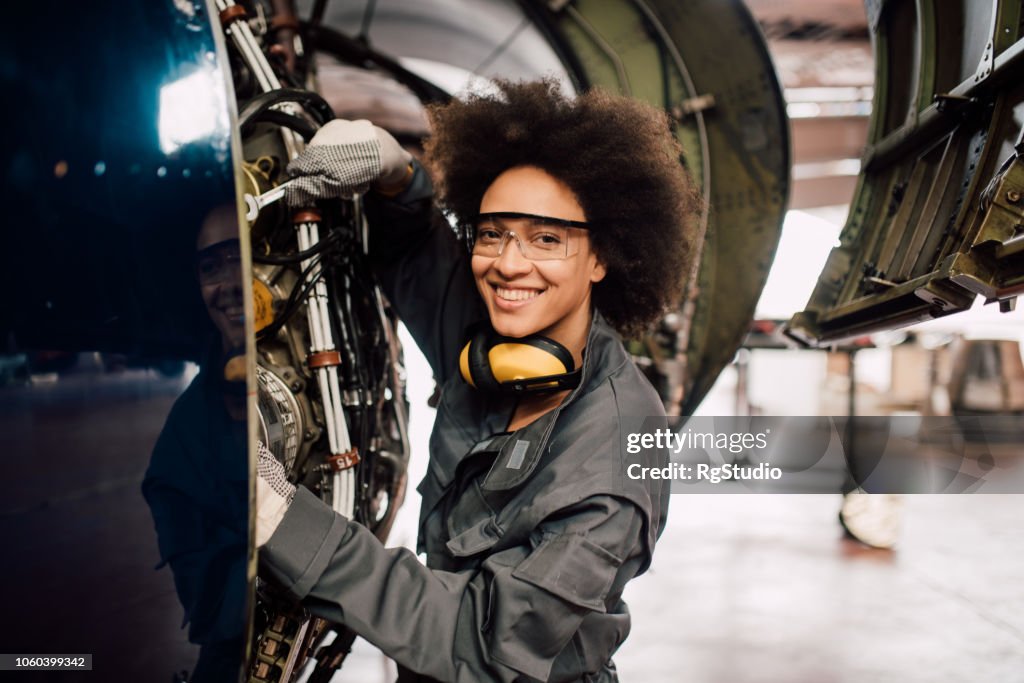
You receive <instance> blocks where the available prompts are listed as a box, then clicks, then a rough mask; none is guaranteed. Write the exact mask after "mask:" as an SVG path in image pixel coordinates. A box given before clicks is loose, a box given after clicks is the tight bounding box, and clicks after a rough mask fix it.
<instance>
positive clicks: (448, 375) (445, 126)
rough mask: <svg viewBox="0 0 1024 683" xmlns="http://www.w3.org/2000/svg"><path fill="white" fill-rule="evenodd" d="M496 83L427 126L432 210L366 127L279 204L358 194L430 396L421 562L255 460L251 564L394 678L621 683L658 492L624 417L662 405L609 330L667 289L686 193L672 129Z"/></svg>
mask: <svg viewBox="0 0 1024 683" xmlns="http://www.w3.org/2000/svg"><path fill="white" fill-rule="evenodd" d="M499 89H500V94H498V95H494V96H482V95H481V96H472V97H470V98H468V99H467V100H465V101H459V100H454V101H452V103H450V104H448V105H445V106H442V107H436V108H433V109H432V110H430V112H429V115H430V118H431V124H432V130H433V134H432V137H431V139H430V140H429V141H428V143H427V147H426V157H425V158H426V165H427V166H428V167H429V168H430V170H431V172H432V175H433V178H434V182H435V183H436V196H434V189H432V187H431V183H430V181H429V179H428V176H427V174H426V173H425V171H424V170H423V168H421V167H420V166H419V165H418V164H416V163H415V162H413V161H412V159H411V157H409V155H408V154H406V153H405V152H404V151H402V150H401V148H400V147H399V146H398V144H397V143H396V142H395V141H394V139H393V138H391V136H390V135H388V134H387V133H385V132H384V131H382V130H380V129H378V128H375V127H373V126H372V125H371V124H369V122H366V121H357V122H349V121H339V122H332V123H329V124H328V125H327V126H325V127H324V128H323V129H321V130H320V131H319V132H318V133H317V135H316V137H315V138H314V139H313V140H312V142H311V145H310V147H309V148H307V150H306V152H305V153H304V154H303V155H301V156H300V157H299V158H298V159H297V160H296V161H295V162H293V164H292V166H291V167H290V169H289V171H290V172H292V174H293V175H297V176H299V180H298V181H296V182H294V183H293V184H292V188H291V190H290V192H289V196H288V197H287V199H288V200H289V203H290V204H292V205H293V206H302V205H308V204H309V203H310V202H311V201H314V200H316V199H318V198H324V197H331V196H338V195H348V194H351V193H352V192H354V191H364V190H366V189H367V188H368V187H369V188H371V189H372V190H373V191H371V192H369V193H368V194H367V201H366V204H367V212H368V218H369V222H370V225H371V238H370V242H371V246H370V248H371V254H370V256H371V259H372V260H373V262H374V263H375V266H376V270H377V272H378V275H379V277H380V279H381V281H382V284H383V286H384V288H385V291H386V292H387V294H388V296H389V298H390V299H391V301H392V303H393V304H394V305H395V306H396V308H397V310H398V312H399V314H400V316H401V318H402V320H403V321H404V322H405V324H406V325H407V326H408V328H409V330H410V332H411V333H412V335H413V336H414V338H415V339H416V341H417V343H418V344H419V345H420V347H421V348H422V349H423V351H424V353H425V355H426V357H427V359H428V360H429V361H430V364H431V366H432V368H433V370H434V372H435V373H436V375H437V377H438V379H439V381H440V382H442V392H441V400H440V404H439V406H438V410H437V418H436V422H435V425H434V429H433V433H432V435H431V438H430V462H429V467H428V472H427V475H426V477H425V478H424V480H423V482H422V483H421V484H420V486H419V491H420V492H421V493H422V496H423V500H422V508H421V512H420V533H419V541H418V551H419V552H425V553H426V566H423V565H422V564H421V563H420V562H419V561H418V560H417V558H416V556H415V555H413V554H412V553H411V552H409V551H408V550H406V549H402V548H385V547H384V546H383V545H382V544H381V543H380V542H379V541H378V540H377V539H376V538H375V537H374V536H373V534H371V533H370V532H369V531H367V530H366V529H365V528H363V527H362V526H360V525H359V524H356V523H354V522H350V521H349V520H348V519H346V518H345V517H343V516H342V515H339V514H337V513H335V512H333V511H332V510H331V509H330V508H329V507H328V506H327V505H326V504H325V503H323V502H321V501H320V499H319V498H317V497H316V496H315V495H314V494H313V493H312V492H310V491H308V490H306V489H299V490H298V491H296V490H295V488H294V487H293V486H292V485H291V484H289V483H288V482H287V481H286V480H285V478H284V472H283V469H282V468H281V466H280V465H279V464H278V463H277V461H276V460H274V458H273V457H272V456H270V454H269V452H267V451H266V449H264V448H261V457H260V464H259V470H260V477H259V479H258V483H257V497H258V501H259V502H258V514H257V543H258V544H259V545H261V546H262V548H261V553H260V555H261V564H262V568H263V572H264V574H265V575H269V576H271V577H273V578H274V579H276V580H278V581H279V582H280V583H281V584H282V585H284V586H285V587H286V588H287V589H289V591H290V592H291V593H292V594H293V595H294V596H295V597H296V598H297V599H300V600H302V602H303V604H305V605H306V606H307V607H308V608H309V609H310V611H311V612H312V613H314V614H316V615H318V616H321V617H323V618H325V619H328V620H330V621H335V622H340V623H343V624H345V625H347V626H348V627H349V628H351V629H352V630H353V631H355V632H356V633H358V634H360V635H361V636H363V637H364V638H366V639H367V640H368V641H370V642H371V643H373V644H375V645H376V646H377V647H379V648H380V649H381V650H382V651H383V652H384V653H385V654H387V655H388V656H390V657H392V658H393V659H394V660H395V661H396V662H397V663H398V664H399V670H400V675H399V681H431V680H437V681H467V682H468V681H474V682H478V681H523V680H534V679H536V680H550V681H614V680H617V678H616V674H615V667H614V665H613V663H612V661H611V656H612V653H613V652H614V651H615V650H616V648H618V646H619V644H620V643H621V642H622V641H623V640H624V639H625V637H626V635H627V634H628V632H629V624H630V617H629V612H628V610H627V608H626V605H625V603H624V602H623V601H622V599H621V597H620V596H621V594H622V591H623V587H624V586H625V584H626V582H627V581H629V580H630V579H631V578H633V577H634V576H637V575H638V574H640V573H642V572H643V571H645V570H646V569H647V567H648V566H649V564H650V562H651V555H652V552H653V550H654V544H655V541H656V539H657V538H658V536H659V534H660V532H661V529H662V526H663V524H664V522H665V514H666V512H667V509H668V493H669V491H668V487H667V485H663V483H662V482H661V481H658V480H642V481H635V480H631V479H629V478H628V477H625V476H624V472H625V468H626V467H627V466H628V464H629V462H635V461H636V458H637V457H640V456H626V455H625V453H624V450H623V449H622V448H621V447H620V434H619V430H620V417H622V416H626V415H629V416H657V415H664V409H663V408H662V404H661V402H660V400H659V398H658V396H657V394H656V392H655V391H654V389H653V388H652V387H651V386H650V385H649V384H648V382H647V380H646V379H645V378H644V377H643V376H642V375H641V373H640V372H639V371H638V369H637V368H636V367H635V365H634V364H633V363H632V362H631V360H630V357H629V356H628V355H627V353H626V351H625V349H624V348H623V345H622V343H621V341H620V337H619V336H618V334H617V332H618V333H622V334H627V335H628V334H635V333H637V332H639V331H640V330H642V329H644V327H645V326H646V325H648V324H649V323H651V322H652V321H653V320H655V319H656V318H657V317H658V316H659V315H660V314H661V313H662V312H663V311H664V310H665V309H666V307H667V306H668V305H670V304H672V303H673V302H674V300H675V298H676V297H678V294H679V292H680V289H681V279H682V277H683V274H685V273H687V272H689V265H690V263H691V239H692V237H691V235H692V233H691V232H690V228H689V227H688V226H689V225H690V224H691V223H692V221H691V217H692V216H693V215H694V214H695V211H696V202H697V200H696V199H695V194H694V192H693V191H692V188H691V186H690V185H689V183H688V181H687V180H686V176H685V174H684V172H683V169H682V166H681V165H680V149H679V146H678V144H677V143H676V141H675V139H674V138H673V137H672V135H671V134H670V132H669V127H668V122H667V118H666V116H665V115H664V113H662V112H659V111H657V110H655V109H654V108H652V107H650V106H648V105H645V104H642V103H639V102H637V101H634V100H630V99H627V98H623V97H618V96H613V95H610V94H607V93H604V92H601V91H591V92H588V93H586V94H584V95H581V96H579V97H577V98H575V99H572V100H570V99H567V98H565V97H564V96H563V95H561V94H560V93H559V91H558V88H557V86H556V85H555V84H554V83H553V82H549V81H543V82H537V83H519V84H515V83H507V82H506V83H502V84H500V86H499ZM432 197H433V198H434V199H436V201H437V203H438V204H439V206H440V207H441V208H442V209H443V210H445V211H446V212H447V213H448V214H449V215H450V216H451V217H453V218H454V220H455V222H456V224H457V226H458V232H456V231H453V230H452V229H451V228H450V227H449V223H448V222H447V221H446V220H445V219H444V218H442V217H441V216H439V215H438V214H437V212H436V211H434V210H433V208H432V206H431V199H432ZM467 247H468V248H467ZM467 341H468V342H469V344H468V345H467ZM509 366H512V367H509ZM531 375H533V376H536V375H539V376H541V377H543V379H540V380H530V379H529V378H530V377H531ZM509 377H525V378H526V379H525V380H523V379H519V380H515V379H509ZM646 457H647V458H648V459H649V463H650V464H652V465H657V464H658V463H659V462H661V463H662V464H664V458H665V457H666V456H665V454H664V453H663V452H648V453H647V454H646ZM626 458H629V459H630V460H629V462H627V461H626Z"/></svg>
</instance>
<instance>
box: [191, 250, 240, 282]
mask: <svg viewBox="0 0 1024 683" xmlns="http://www.w3.org/2000/svg"><path fill="white" fill-rule="evenodd" d="M196 275H197V276H198V278H199V284H200V285H203V286H206V285H215V284H220V283H222V282H227V281H229V280H230V281H233V282H241V281H242V253H241V247H240V246H239V242H238V240H224V241H223V242H218V243H217V244H214V245H211V246H209V247H206V248H205V249H203V250H202V251H200V252H199V253H197V254H196Z"/></svg>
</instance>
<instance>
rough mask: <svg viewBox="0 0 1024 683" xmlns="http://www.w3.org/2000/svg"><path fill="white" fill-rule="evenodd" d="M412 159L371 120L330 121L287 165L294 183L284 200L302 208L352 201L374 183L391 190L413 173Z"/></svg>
mask: <svg viewBox="0 0 1024 683" xmlns="http://www.w3.org/2000/svg"><path fill="white" fill-rule="evenodd" d="M411 161H412V156H411V155H410V154H409V153H408V152H406V151H405V150H404V149H402V146H401V145H399V144H398V141H397V140H395V139H394V138H393V137H392V136H391V134H390V133H388V132H387V131H385V130H383V129H381V128H378V127H377V126H374V125H373V124H372V123H370V122H369V121H366V120H363V119H360V120H358V121H345V120H343V119H336V120H334V121H329V122H328V123H327V124H326V125H324V127H323V128H321V129H320V130H318V131H317V133H316V135H314V136H313V139H312V140H310V141H309V146H308V147H307V148H306V150H305V151H304V152H303V153H302V154H300V155H299V156H298V157H296V158H295V160H294V161H292V162H291V163H290V164H288V174H289V175H290V176H291V177H292V179H293V180H292V182H291V183H289V185H288V187H287V189H286V190H285V200H286V201H287V202H288V204H289V206H292V207H302V206H309V205H311V204H312V203H313V202H314V201H316V200H317V199H334V198H345V199H348V198H349V197H351V196H352V195H353V194H357V193H358V194H362V193H364V192H366V191H367V190H368V189H369V188H370V186H371V185H374V186H376V187H380V188H388V189H391V188H393V187H395V186H396V185H399V184H400V183H401V182H402V181H403V180H404V179H405V178H406V177H407V175H409V168H410V167H409V163H410V162H411Z"/></svg>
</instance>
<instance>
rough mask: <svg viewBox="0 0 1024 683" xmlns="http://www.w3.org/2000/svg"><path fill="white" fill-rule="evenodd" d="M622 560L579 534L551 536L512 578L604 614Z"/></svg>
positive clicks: (524, 561) (520, 566)
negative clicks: (606, 601) (609, 592)
mask: <svg viewBox="0 0 1024 683" xmlns="http://www.w3.org/2000/svg"><path fill="white" fill-rule="evenodd" d="M621 565H622V560H621V559H619V558H618V557H616V556H615V555H613V554H612V553H610V552H608V551H607V550H605V549H604V548H602V547H601V546H599V545H597V544H595V543H592V542H590V541H588V540H587V539H586V538H585V537H584V536H582V535H580V534H551V535H548V536H546V537H545V538H544V540H543V541H541V543H540V545H538V546H537V548H536V549H535V550H534V551H533V552H532V553H530V556H529V557H527V558H526V559H525V560H523V562H522V563H520V565H519V566H518V567H516V568H515V570H514V571H513V572H512V576H514V577H516V578H518V579H522V580H523V581H527V582H529V583H532V584H533V585H535V586H538V587H540V588H543V589H544V590H546V591H548V592H549V593H553V594H554V595H557V596H558V597H560V598H562V599H563V600H566V601H568V602H571V603H573V604H574V605H579V606H580V607H585V608H587V609H591V610H594V611H596V612H606V611H607V610H606V608H605V604H604V603H605V599H606V598H607V597H608V591H609V589H610V588H611V585H612V582H613V581H614V580H615V575H616V573H617V572H618V569H619V567H620V566H621Z"/></svg>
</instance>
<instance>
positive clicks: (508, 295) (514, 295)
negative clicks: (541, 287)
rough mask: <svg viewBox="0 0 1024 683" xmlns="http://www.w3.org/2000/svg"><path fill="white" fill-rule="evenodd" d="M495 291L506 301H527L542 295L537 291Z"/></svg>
mask: <svg viewBox="0 0 1024 683" xmlns="http://www.w3.org/2000/svg"><path fill="white" fill-rule="evenodd" d="M495 289H496V290H497V292H498V297H499V298H502V299H504V300H505V301H526V300H527V299H533V298H536V296H537V295H538V294H540V293H541V292H540V291H538V290H536V289H505V288H504V287H495Z"/></svg>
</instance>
